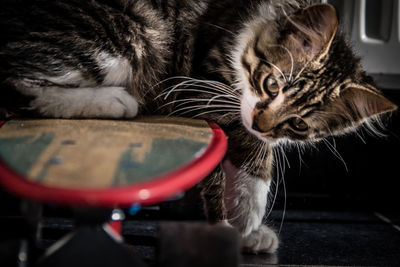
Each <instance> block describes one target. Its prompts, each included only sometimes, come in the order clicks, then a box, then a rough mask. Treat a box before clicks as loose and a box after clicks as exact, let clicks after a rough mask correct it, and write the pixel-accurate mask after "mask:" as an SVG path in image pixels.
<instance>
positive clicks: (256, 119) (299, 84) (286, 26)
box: [236, 4, 397, 142]
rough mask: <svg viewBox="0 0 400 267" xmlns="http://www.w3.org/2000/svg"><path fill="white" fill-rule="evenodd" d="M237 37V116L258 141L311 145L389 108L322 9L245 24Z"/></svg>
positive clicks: (329, 12)
mask: <svg viewBox="0 0 400 267" xmlns="http://www.w3.org/2000/svg"><path fill="white" fill-rule="evenodd" d="M273 23H275V24H273ZM271 25H274V26H271ZM240 38H242V40H240V42H242V46H241V48H240V49H239V50H238V52H239V54H238V56H237V61H239V62H238V63H237V65H238V66H237V67H236V72H237V75H238V80H239V83H238V84H239V86H240V87H241V90H242V99H241V117H242V122H243V124H244V125H245V127H246V128H247V129H248V131H250V132H251V133H253V134H254V135H256V136H257V137H259V138H260V139H264V140H269V141H272V142H274V141H279V140H291V141H315V140H319V139H320V138H324V137H327V136H330V135H338V134H343V133H347V132H349V131H352V130H354V129H355V128H356V127H357V126H359V125H360V124H362V123H364V122H366V121H368V120H369V119H370V118H373V117H376V116H378V115H380V114H382V113H385V112H390V111H393V110H395V109H396V108H397V107H396V105H395V104H393V103H392V102H390V101H389V100H387V99H386V98H385V97H384V96H382V94H381V93H380V92H379V91H378V90H377V89H376V88H375V87H374V83H373V81H372V79H371V78H370V77H369V76H367V75H366V74H365V72H364V71H363V69H362V67H361V65H360V61H359V59H358V58H356V57H355V56H354V54H353V52H352V51H351V49H350V48H349V45H348V44H346V42H345V41H344V40H343V38H342V36H341V34H340V33H339V31H338V19H337V15H336V11H335V9H334V8H333V7H332V6H330V5H327V4H318V5H313V6H311V7H308V8H305V9H302V10H299V11H297V12H295V13H293V14H291V15H288V16H283V17H282V19H280V20H278V22H269V21H263V20H260V21H259V22H255V23H253V24H249V25H248V28H247V32H246V33H243V34H242V36H240Z"/></svg>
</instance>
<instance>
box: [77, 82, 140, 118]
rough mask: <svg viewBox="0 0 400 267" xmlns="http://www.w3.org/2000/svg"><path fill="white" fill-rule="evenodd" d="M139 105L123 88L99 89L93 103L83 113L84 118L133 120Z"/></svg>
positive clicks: (95, 93)
mask: <svg viewBox="0 0 400 267" xmlns="http://www.w3.org/2000/svg"><path fill="white" fill-rule="evenodd" d="M138 108H139V104H138V102H137V101H136V99H135V98H133V97H132V96H131V95H130V94H129V93H128V92H127V91H125V89H124V88H122V87H105V88H97V90H96V91H95V92H94V95H93V99H92V101H91V103H90V104H89V105H88V106H87V107H86V108H85V109H84V111H83V112H82V115H83V117H95V118H133V117H135V116H136V114H137V113H138Z"/></svg>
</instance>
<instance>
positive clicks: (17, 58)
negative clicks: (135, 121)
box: [0, 0, 397, 253]
mask: <svg viewBox="0 0 400 267" xmlns="http://www.w3.org/2000/svg"><path fill="white" fill-rule="evenodd" d="M0 5H1V7H0V10H1V11H0V13H1V14H0V18H1V19H0V20H1V42H0V83H1V86H0V108H2V109H3V110H6V111H7V112H8V113H9V114H21V115H24V116H26V115H32V116H43V117H58V118H116V119H121V118H126V119H131V118H134V117H135V116H136V115H137V114H172V115H180V116H189V117H195V118H202V119H207V120H213V121H216V122H217V123H218V124H219V125H220V126H221V127H222V128H223V129H224V131H225V132H226V134H227V136H228V137H229V148H228V153H227V155H226V157H225V159H224V161H223V162H222V163H221V165H220V166H219V167H218V168H217V169H216V170H215V171H214V172H213V174H212V175H210V177H209V178H208V179H206V180H205V182H204V183H203V191H202V196H203V198H204V200H205V206H206V212H207V215H208V218H209V220H210V221H211V222H219V221H223V222H225V223H226V224H229V225H232V226H234V227H236V228H237V229H238V230H239V232H240V234H241V236H242V239H243V242H242V244H243V247H244V248H245V249H246V250H248V251H250V252H256V253H257V252H265V253H273V252H274V251H276V249H277V247H278V238H277V235H276V233H275V232H274V231H273V230H272V229H270V228H269V227H268V226H266V225H264V224H262V220H263V216H264V215H265V210H266V206H267V204H268V197H267V194H268V191H269V188H270V185H271V179H272V176H273V165H274V149H277V148H278V149H281V148H282V147H286V146H290V145H293V144H297V145H307V144H310V143H312V142H316V141H318V140H322V139H323V138H326V137H328V136H331V135H341V134H345V133H348V132H351V131H354V130H355V129H356V128H357V127H358V126H360V125H365V124H367V125H368V124H370V123H371V121H372V120H374V118H377V116H378V115H380V114H382V113H386V112H391V111H394V110H395V109H396V108H397V107H396V106H395V105H394V104H393V103H392V102H390V101H389V100H387V99H386V98H385V97H383V96H382V94H381V93H380V92H379V91H378V90H377V89H376V88H375V86H374V82H373V81H372V79H371V78H370V77H369V76H367V75H366V74H365V72H364V71H363V70H362V67H361V65H360V61H359V59H358V58H357V57H356V56H355V55H354V53H353V52H352V51H351V49H350V47H349V45H348V44H347V43H346V42H345V40H344V38H343V34H342V33H341V31H340V29H338V19H337V15H336V12H335V9H334V8H333V7H332V6H330V5H328V4H312V3H311V2H310V1H307V0H88V1H82V0H57V1H50V0H36V1H34V0H31V1H25V2H24V1H10V0H8V1H2V3H1V4H0Z"/></svg>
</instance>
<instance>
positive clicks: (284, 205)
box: [278, 176, 287, 236]
mask: <svg viewBox="0 0 400 267" xmlns="http://www.w3.org/2000/svg"><path fill="white" fill-rule="evenodd" d="M282 182H283V211H282V219H281V224H280V226H279V231H278V236H280V234H281V231H282V227H283V221H284V220H285V216H286V201H287V193H286V183H285V177H283V176H282Z"/></svg>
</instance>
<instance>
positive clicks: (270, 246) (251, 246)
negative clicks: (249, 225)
mask: <svg viewBox="0 0 400 267" xmlns="http://www.w3.org/2000/svg"><path fill="white" fill-rule="evenodd" d="M278 246H279V239H278V236H277V235H276V233H275V232H274V231H273V230H272V229H271V228H269V227H268V226H266V225H261V226H260V228H258V230H255V231H253V232H251V233H250V234H249V235H247V236H243V237H242V247H243V251H244V252H246V253H254V254H258V253H275V252H276V250H277V249H278Z"/></svg>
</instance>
